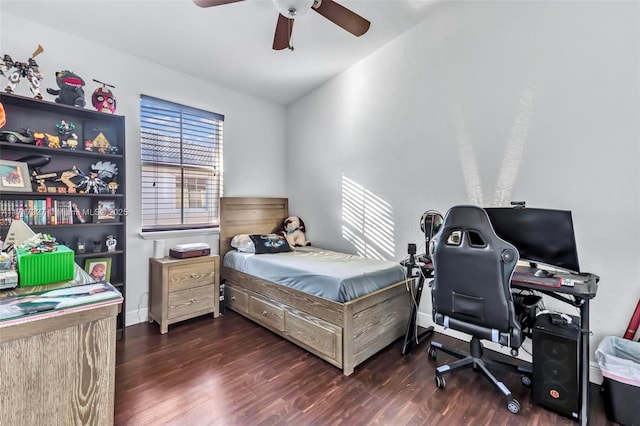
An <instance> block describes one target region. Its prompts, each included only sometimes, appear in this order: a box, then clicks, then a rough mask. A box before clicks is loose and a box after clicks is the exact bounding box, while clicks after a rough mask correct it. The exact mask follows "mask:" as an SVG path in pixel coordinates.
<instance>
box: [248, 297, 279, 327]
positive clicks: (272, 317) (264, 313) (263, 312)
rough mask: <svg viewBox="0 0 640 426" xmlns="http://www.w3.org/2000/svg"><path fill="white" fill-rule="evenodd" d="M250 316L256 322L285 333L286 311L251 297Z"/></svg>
mask: <svg viewBox="0 0 640 426" xmlns="http://www.w3.org/2000/svg"><path fill="white" fill-rule="evenodd" d="M249 315H251V316H252V317H253V318H255V319H256V321H259V322H261V323H263V324H266V325H268V326H271V327H273V328H274V329H276V330H278V331H284V310H283V309H282V308H280V307H279V306H276V305H273V304H271V303H269V302H267V301H266V300H264V299H262V298H258V297H255V296H249Z"/></svg>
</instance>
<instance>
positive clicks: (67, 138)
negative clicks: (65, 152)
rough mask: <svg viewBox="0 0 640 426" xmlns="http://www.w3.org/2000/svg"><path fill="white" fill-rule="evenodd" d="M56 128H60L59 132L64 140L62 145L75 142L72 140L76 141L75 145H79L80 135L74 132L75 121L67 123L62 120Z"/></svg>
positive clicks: (61, 139)
mask: <svg viewBox="0 0 640 426" xmlns="http://www.w3.org/2000/svg"><path fill="white" fill-rule="evenodd" d="M56 128H57V129H58V134H59V135H60V141H61V142H62V147H67V146H69V145H70V144H73V142H72V141H75V145H76V146H77V145H78V136H77V135H76V134H75V133H73V131H74V130H75V128H76V125H75V124H73V123H67V122H66V121H64V120H62V121H61V122H60V123H58V124H56Z"/></svg>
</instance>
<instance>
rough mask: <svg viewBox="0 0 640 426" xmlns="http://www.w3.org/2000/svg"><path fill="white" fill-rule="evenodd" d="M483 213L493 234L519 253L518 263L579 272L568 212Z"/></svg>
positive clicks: (497, 210)
mask: <svg viewBox="0 0 640 426" xmlns="http://www.w3.org/2000/svg"><path fill="white" fill-rule="evenodd" d="M485 211H486V212H487V214H488V215H489V219H490V220H491V225H492V226H493V229H494V231H495V232H496V234H497V235H498V236H499V237H500V238H502V239H503V240H505V241H507V242H509V243H511V244H513V245H514V246H515V247H516V248H517V249H518V252H519V253H520V260H524V261H528V262H530V263H532V264H537V263H541V264H545V265H547V266H550V267H553V268H560V269H563V270H565V271H569V272H574V273H579V272H580V266H579V265H578V250H577V248H576V239H575V234H574V232H573V219H572V217H571V211H567V210H550V209H539V208H529V207H525V208H519V207H515V208H509V207H487V208H485ZM534 266H535V265H534Z"/></svg>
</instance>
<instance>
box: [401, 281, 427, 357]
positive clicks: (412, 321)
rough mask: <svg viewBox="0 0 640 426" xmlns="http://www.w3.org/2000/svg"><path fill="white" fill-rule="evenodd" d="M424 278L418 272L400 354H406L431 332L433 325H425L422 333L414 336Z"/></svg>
mask: <svg viewBox="0 0 640 426" xmlns="http://www.w3.org/2000/svg"><path fill="white" fill-rule="evenodd" d="M424 282H425V278H424V275H423V274H420V278H418V285H417V289H416V291H415V299H413V300H412V301H411V315H410V316H409V323H408V324H407V330H406V332H405V334H404V344H403V345H402V355H406V354H408V353H409V352H411V349H413V347H414V345H419V344H421V343H423V342H424V341H425V339H427V338H428V337H430V336H431V334H432V333H433V326H429V327H427V328H426V329H425V330H424V331H423V332H422V333H420V334H418V336H415V330H416V327H417V325H416V319H417V317H418V307H419V306H420V298H421V296H422V288H423V287H424Z"/></svg>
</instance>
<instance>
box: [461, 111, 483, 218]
mask: <svg viewBox="0 0 640 426" xmlns="http://www.w3.org/2000/svg"><path fill="white" fill-rule="evenodd" d="M453 118H454V119H455V123H456V132H457V133H458V153H459V154H460V165H461V166H462V176H463V177H464V186H465V188H466V190H467V197H469V202H471V203H472V204H476V205H478V206H482V205H484V203H483V201H482V185H481V184H480V173H479V172H478V162H477V161H476V154H475V152H474V150H473V144H472V143H471V138H470V137H469V133H468V131H467V126H466V125H465V122H464V117H463V115H462V108H460V105H457V106H456V107H455V108H454V109H453Z"/></svg>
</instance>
